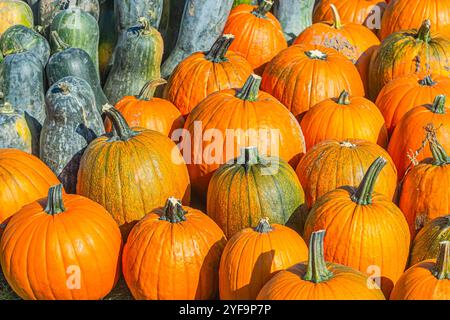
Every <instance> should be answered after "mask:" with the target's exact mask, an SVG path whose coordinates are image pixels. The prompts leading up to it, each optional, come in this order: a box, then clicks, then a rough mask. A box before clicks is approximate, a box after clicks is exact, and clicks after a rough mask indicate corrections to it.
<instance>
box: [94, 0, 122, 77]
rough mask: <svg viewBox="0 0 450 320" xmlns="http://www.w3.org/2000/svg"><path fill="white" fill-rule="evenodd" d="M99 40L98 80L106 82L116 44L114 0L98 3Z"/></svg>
mask: <svg viewBox="0 0 450 320" xmlns="http://www.w3.org/2000/svg"><path fill="white" fill-rule="evenodd" d="M98 26H99V31H100V38H99V43H98V63H99V69H100V79H101V81H102V83H104V82H105V81H106V78H107V76H108V72H109V70H110V69H111V66H112V64H111V63H110V62H112V61H111V57H112V55H113V52H114V48H115V46H116V43H117V29H116V17H115V14H114V0H101V1H100V16H99V19H98Z"/></svg>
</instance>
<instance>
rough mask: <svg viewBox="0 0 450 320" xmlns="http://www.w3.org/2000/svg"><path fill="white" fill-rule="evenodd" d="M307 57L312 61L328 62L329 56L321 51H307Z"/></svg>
mask: <svg viewBox="0 0 450 320" xmlns="http://www.w3.org/2000/svg"><path fill="white" fill-rule="evenodd" d="M305 55H306V56H307V57H308V58H310V59H315V60H327V58H328V56H327V55H326V53H323V52H322V51H320V50H309V51H305Z"/></svg>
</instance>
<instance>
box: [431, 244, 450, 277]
mask: <svg viewBox="0 0 450 320" xmlns="http://www.w3.org/2000/svg"><path fill="white" fill-rule="evenodd" d="M433 274H434V276H435V277H436V278H437V279H438V280H445V279H446V280H450V241H442V242H441V243H439V253H438V257H437V260H436V266H435V268H434V272H433Z"/></svg>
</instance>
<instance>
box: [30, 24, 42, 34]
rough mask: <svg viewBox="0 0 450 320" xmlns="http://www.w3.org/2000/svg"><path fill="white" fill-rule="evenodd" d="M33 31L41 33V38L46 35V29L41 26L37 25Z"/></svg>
mask: <svg viewBox="0 0 450 320" xmlns="http://www.w3.org/2000/svg"><path fill="white" fill-rule="evenodd" d="M33 30H34V31H36V32H37V33H39V34H40V35H41V36H43V35H44V27H43V26H41V25H35V26H34V27H33Z"/></svg>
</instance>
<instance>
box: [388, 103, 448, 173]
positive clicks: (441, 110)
mask: <svg viewBox="0 0 450 320" xmlns="http://www.w3.org/2000/svg"><path fill="white" fill-rule="evenodd" d="M430 102H431V101H430ZM448 107H449V105H448V104H447V103H446V97H445V96H443V95H438V96H437V97H436V98H435V100H434V103H433V104H424V105H422V106H418V107H415V108H413V109H412V110H410V111H409V112H408V113H406V114H405V116H404V117H403V118H402V120H400V122H399V123H398V125H397V127H396V128H395V130H394V132H393V134H392V137H391V141H390V142H389V146H388V152H389V154H390V155H391V157H392V160H393V161H394V163H395V166H396V167H397V171H398V177H399V179H402V178H403V177H404V175H405V173H406V172H407V171H408V170H409V169H410V168H411V167H412V166H413V165H414V164H415V163H414V162H416V163H419V162H420V161H422V160H424V159H426V158H429V157H431V156H432V154H431V151H430V150H429V149H427V148H423V144H424V142H425V141H426V131H424V130H423V129H424V128H429V127H430V128H431V130H436V135H437V138H438V140H439V141H440V142H441V143H442V146H443V147H444V149H445V150H450V114H448V113H447V108H448ZM412 158H414V161H412V160H411V159H412Z"/></svg>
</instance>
